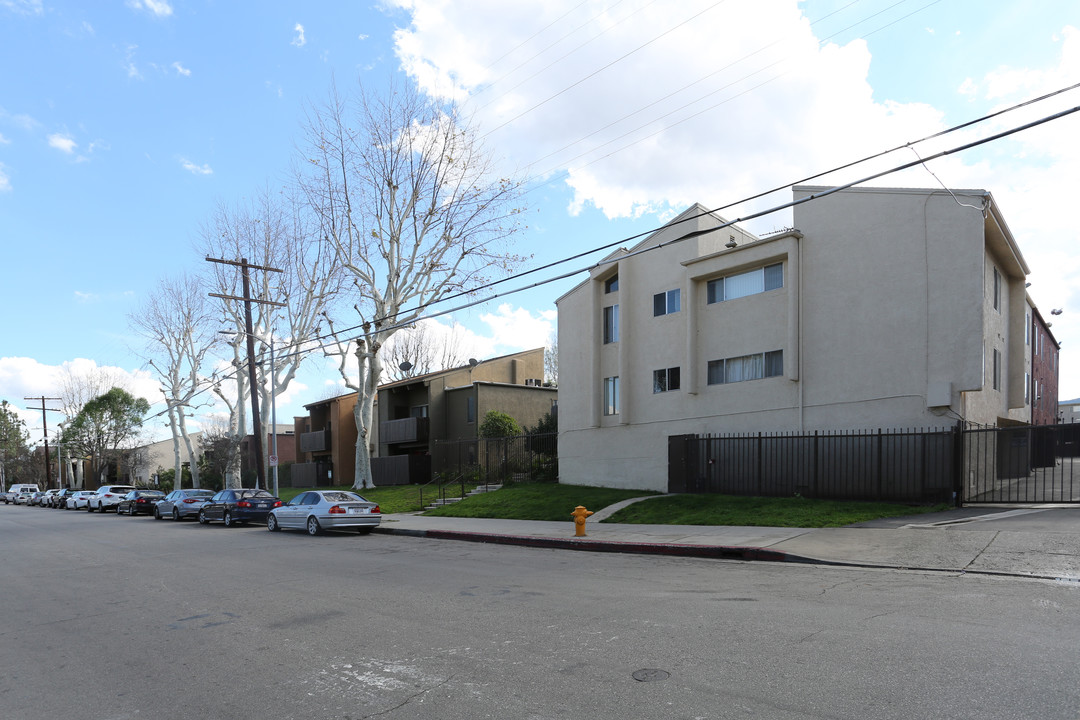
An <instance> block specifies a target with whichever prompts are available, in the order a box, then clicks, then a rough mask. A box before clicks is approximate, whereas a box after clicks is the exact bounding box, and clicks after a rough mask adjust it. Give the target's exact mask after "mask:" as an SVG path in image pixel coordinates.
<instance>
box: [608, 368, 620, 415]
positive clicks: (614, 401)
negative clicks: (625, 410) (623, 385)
mask: <svg viewBox="0 0 1080 720" xmlns="http://www.w3.org/2000/svg"><path fill="white" fill-rule="evenodd" d="M620 405H621V399H620V397H619V376H618V375H616V376H615V377H609V378H604V414H605V415H618V414H619V406H620Z"/></svg>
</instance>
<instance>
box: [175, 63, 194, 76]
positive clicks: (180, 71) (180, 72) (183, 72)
mask: <svg viewBox="0 0 1080 720" xmlns="http://www.w3.org/2000/svg"><path fill="white" fill-rule="evenodd" d="M172 66H173V68H175V69H176V74H177V75H183V76H184V77H190V76H191V70H189V69H187V68H186V67H184V66H183V65H181V64H180V62H179V61H177V62H174V63H173V64H172Z"/></svg>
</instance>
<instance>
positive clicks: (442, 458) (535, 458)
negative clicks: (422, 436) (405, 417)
mask: <svg viewBox="0 0 1080 720" xmlns="http://www.w3.org/2000/svg"><path fill="white" fill-rule="evenodd" d="M431 460H432V462H431V465H432V471H433V472H434V473H436V474H438V473H443V474H445V475H451V476H457V475H465V476H466V477H470V478H474V479H475V480H476V481H478V482H484V483H502V482H507V481H511V480H518V481H532V482H540V481H550V482H555V481H556V480H557V479H558V467H559V453H558V434H557V433H538V434H534V435H517V436H514V437H504V438H480V439H477V440H437V441H436V442H435V443H434V445H433V446H432V450H431Z"/></svg>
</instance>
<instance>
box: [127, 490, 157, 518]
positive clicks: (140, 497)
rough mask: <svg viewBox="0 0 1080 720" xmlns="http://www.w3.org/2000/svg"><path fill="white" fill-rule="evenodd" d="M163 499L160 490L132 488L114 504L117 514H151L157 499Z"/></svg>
mask: <svg viewBox="0 0 1080 720" xmlns="http://www.w3.org/2000/svg"><path fill="white" fill-rule="evenodd" d="M164 499H165V493H163V492H161V491H160V490H132V491H131V492H129V493H128V494H127V495H125V496H124V497H122V498H121V499H120V502H119V503H117V505H116V514H117V515H153V514H154V509H155V508H156V507H157V503H158V501H159V500H164Z"/></svg>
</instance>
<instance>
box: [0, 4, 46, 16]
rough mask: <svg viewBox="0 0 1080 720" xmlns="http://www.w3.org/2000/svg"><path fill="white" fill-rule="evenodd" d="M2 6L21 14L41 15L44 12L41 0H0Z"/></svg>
mask: <svg viewBox="0 0 1080 720" xmlns="http://www.w3.org/2000/svg"><path fill="white" fill-rule="evenodd" d="M0 7H5V8H7V9H8V10H11V11H12V12H15V13H18V14H20V15H41V14H42V13H43V12H44V8H43V6H42V2H41V0H0Z"/></svg>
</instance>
